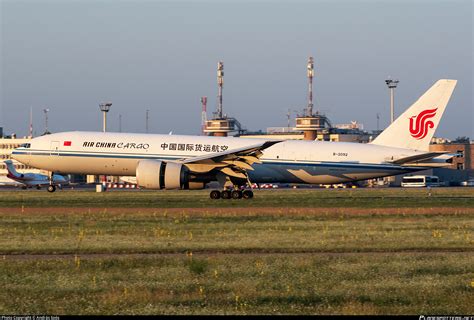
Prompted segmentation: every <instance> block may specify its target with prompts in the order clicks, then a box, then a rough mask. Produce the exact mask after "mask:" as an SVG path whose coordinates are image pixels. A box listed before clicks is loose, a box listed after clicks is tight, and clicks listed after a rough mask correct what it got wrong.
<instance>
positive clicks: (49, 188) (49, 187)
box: [48, 185, 56, 192]
mask: <svg viewBox="0 0 474 320" xmlns="http://www.w3.org/2000/svg"><path fill="white" fill-rule="evenodd" d="M54 191H56V187H55V186H54V185H49V186H48V192H54Z"/></svg>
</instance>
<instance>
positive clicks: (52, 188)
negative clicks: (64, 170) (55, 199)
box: [46, 172, 56, 192]
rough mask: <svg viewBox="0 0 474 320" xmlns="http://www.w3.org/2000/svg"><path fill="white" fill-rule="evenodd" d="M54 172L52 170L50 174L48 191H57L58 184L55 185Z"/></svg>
mask: <svg viewBox="0 0 474 320" xmlns="http://www.w3.org/2000/svg"><path fill="white" fill-rule="evenodd" d="M53 177H54V172H50V174H49V177H48V178H49V186H48V188H47V189H46V190H48V192H54V191H56V186H55V185H54V179H53Z"/></svg>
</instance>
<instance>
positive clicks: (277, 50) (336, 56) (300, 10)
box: [0, 0, 474, 138]
mask: <svg viewBox="0 0 474 320" xmlns="http://www.w3.org/2000/svg"><path fill="white" fill-rule="evenodd" d="M0 3H1V6H0V9H1V28H2V30H1V84H0V88H1V91H0V95H1V108H0V126H1V125H2V124H3V126H4V131H5V132H6V133H11V132H16V133H17V134H18V135H19V136H22V135H26V134H27V132H28V121H29V120H28V118H29V110H30V107H33V112H34V130H35V131H36V132H37V134H41V133H42V132H43V131H44V116H43V113H42V109H44V108H45V107H47V108H49V109H50V110H51V111H50V112H49V129H50V131H52V132H58V131H69V130H93V131H97V130H101V126H102V122H101V121H102V118H101V114H100V113H99V111H98V110H99V108H98V104H99V103H100V102H102V101H112V103H113V106H112V108H111V111H110V112H109V115H108V119H109V129H110V131H118V123H119V121H118V118H119V114H122V131H128V132H144V131H145V110H146V109H149V110H150V122H149V123H150V125H149V126H150V132H156V133H168V132H169V131H173V133H176V134H179V133H182V134H198V133H199V131H200V124H201V114H200V113H201V105H200V97H201V96H207V97H208V114H209V116H210V115H211V111H214V110H215V106H216V102H217V98H216V95H217V85H216V65H217V62H218V61H219V60H222V61H223V62H224V68H225V78H224V79H225V83H224V112H225V113H227V114H228V115H230V116H234V117H236V118H237V119H238V120H239V121H240V122H241V123H242V124H243V125H244V126H245V127H246V128H247V129H250V130H257V129H263V130H265V128H267V127H271V126H286V124H287V120H286V119H287V118H286V114H287V112H288V108H291V110H302V109H303V108H304V107H305V106H306V104H307V78H306V62H307V59H308V56H310V55H312V56H314V59H315V80H314V87H315V98H316V103H315V105H316V106H315V108H316V109H318V110H321V111H323V112H324V113H326V114H327V115H328V116H329V117H330V119H331V120H332V122H333V123H347V122H349V121H350V120H357V121H359V122H361V123H363V124H364V126H365V128H366V129H376V125H377V121H376V114H377V113H380V116H381V120H380V124H381V127H385V126H386V124H387V123H388V121H389V94H388V89H387V87H386V85H385V82H384V80H385V79H386V77H387V76H392V77H393V78H398V79H399V80H400V84H399V87H398V88H397V89H396V99H395V104H396V114H397V115H399V114H400V113H401V111H402V110H404V109H405V108H407V107H408V106H409V105H411V104H412V103H413V102H414V101H415V100H416V99H417V98H418V97H419V96H420V95H421V94H422V93H423V92H424V91H425V90H427V89H428V88H429V87H430V86H431V85H432V84H433V83H434V82H435V81H436V80H438V79H441V78H451V79H457V80H459V82H458V86H457V88H456V90H455V92H454V95H453V97H452V99H451V102H450V103H449V105H448V109H447V110H446V113H445V115H444V117H443V120H442V122H441V124H440V126H439V128H438V131H437V133H436V136H444V137H448V138H455V137H457V136H470V137H471V138H474V131H473V130H474V129H473V123H474V111H473V98H472V88H473V82H472V77H473V60H472V55H473V54H472V52H473V39H472V38H473V34H472V32H473V31H472V29H473V22H472V16H473V5H472V2H471V1H427V0H426V1H251V2H250V1H112V0H110V1H17V0H15V1H7V0H0ZM294 114H295V113H294V112H292V125H294Z"/></svg>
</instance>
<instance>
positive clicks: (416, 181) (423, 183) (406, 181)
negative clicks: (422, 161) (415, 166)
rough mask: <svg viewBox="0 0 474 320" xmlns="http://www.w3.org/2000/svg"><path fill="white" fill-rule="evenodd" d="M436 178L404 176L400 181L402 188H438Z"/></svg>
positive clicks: (438, 184)
mask: <svg viewBox="0 0 474 320" xmlns="http://www.w3.org/2000/svg"><path fill="white" fill-rule="evenodd" d="M439 186H440V183H439V178H438V177H437V176H421V175H420V176H406V177H403V179H402V187H405V188H410V187H439Z"/></svg>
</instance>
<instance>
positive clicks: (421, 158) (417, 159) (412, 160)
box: [390, 151, 455, 165]
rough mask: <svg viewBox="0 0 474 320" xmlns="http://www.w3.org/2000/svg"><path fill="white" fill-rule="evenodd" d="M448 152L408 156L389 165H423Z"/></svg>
mask: <svg viewBox="0 0 474 320" xmlns="http://www.w3.org/2000/svg"><path fill="white" fill-rule="evenodd" d="M447 153H448V152H444V151H441V152H439V151H438V152H426V153H421V154H417V155H414V156H409V157H404V158H400V159H396V160H393V161H390V162H391V163H393V164H399V165H409V164H410V165H411V164H417V163H424V162H426V161H430V160H432V159H434V158H436V157H439V156H441V155H445V154H447ZM453 156H455V155H453ZM448 158H451V157H448Z"/></svg>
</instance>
